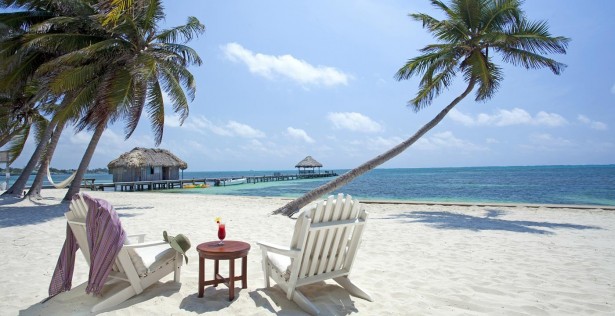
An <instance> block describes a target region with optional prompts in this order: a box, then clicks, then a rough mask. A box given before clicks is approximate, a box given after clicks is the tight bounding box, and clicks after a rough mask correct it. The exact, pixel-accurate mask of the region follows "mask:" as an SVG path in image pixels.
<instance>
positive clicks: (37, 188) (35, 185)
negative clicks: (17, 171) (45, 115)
mask: <svg viewBox="0 0 615 316" xmlns="http://www.w3.org/2000/svg"><path fill="white" fill-rule="evenodd" d="M64 125H65V124H64V123H58V125H57V126H56V128H55V131H54V132H53V136H51V141H50V142H49V144H48V145H47V150H45V156H44V157H43V160H42V162H41V166H40V167H39V168H38V173H37V174H36V177H35V178H34V181H33V182H32V186H30V190H29V191H28V196H29V197H30V199H37V200H40V199H41V189H42V187H43V177H44V176H45V175H46V174H47V169H48V167H49V163H50V162H51V157H52V156H53V153H54V152H55V150H56V146H57V145H58V141H59V140H60V136H61V135H62V130H63V129H64Z"/></svg>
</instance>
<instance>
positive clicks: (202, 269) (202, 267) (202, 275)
mask: <svg viewBox="0 0 615 316" xmlns="http://www.w3.org/2000/svg"><path fill="white" fill-rule="evenodd" d="M204 289H205V258H203V257H202V256H199V297H203V291H204Z"/></svg>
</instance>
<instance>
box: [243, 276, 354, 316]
mask: <svg viewBox="0 0 615 316" xmlns="http://www.w3.org/2000/svg"><path fill="white" fill-rule="evenodd" d="M299 290H300V291H301V293H303V294H304V295H305V296H306V297H307V298H308V299H309V300H310V301H311V302H312V303H314V305H316V307H317V308H318V309H320V313H321V314H322V315H350V314H356V313H358V312H359V310H358V309H357V308H356V307H355V305H354V300H360V298H356V297H352V296H350V294H348V292H347V291H346V290H345V289H344V288H342V287H341V286H339V285H337V284H333V283H332V284H329V283H326V282H324V281H323V282H318V283H313V284H310V285H304V286H301V287H299ZM250 298H252V300H253V301H254V304H255V305H256V306H257V307H258V308H261V309H263V310H266V311H267V312H269V313H272V314H276V315H297V314H300V315H308V314H307V313H306V312H304V311H303V310H302V309H301V308H300V307H299V306H298V305H297V304H296V303H295V302H293V301H291V300H288V299H287V298H286V293H285V292H283V291H282V289H281V288H280V287H279V286H277V285H275V283H274V285H273V287H270V288H259V289H256V290H255V291H251V292H250Z"/></svg>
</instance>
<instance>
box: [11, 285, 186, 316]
mask: <svg viewBox="0 0 615 316" xmlns="http://www.w3.org/2000/svg"><path fill="white" fill-rule="evenodd" d="M86 286H87V282H84V283H82V284H80V285H78V286H76V287H73V288H72V289H71V291H68V292H62V293H60V294H58V295H57V296H55V297H53V298H52V299H50V300H49V301H45V300H43V301H41V302H38V303H36V304H34V305H32V306H30V307H28V308H26V309H23V310H20V311H19V315H24V316H25V315H51V314H54V313H53V311H58V312H59V311H66V310H70V311H71V312H70V314H71V315H96V314H98V313H92V312H91V311H90V310H91V309H92V307H93V306H94V305H96V304H97V303H98V302H99V301H100V298H98V297H94V296H92V295H89V294H86V293H85V287H86ZM181 286H182V284H181V283H176V282H173V281H172V280H171V281H167V282H160V281H159V282H157V283H155V284H154V285H152V286H149V287H148V288H146V289H144V290H143V292H142V293H141V294H139V295H137V296H133V297H131V298H130V299H128V300H126V301H124V302H122V303H120V304H118V305H115V306H113V307H111V308H108V309H105V310H103V311H101V313H106V312H113V311H116V310H120V309H124V308H126V307H129V306H131V305H135V304H138V303H142V302H147V301H149V300H156V299H157V298H159V297H161V296H164V297H170V296H172V295H174V294H176V293H178V292H179V290H180V288H181ZM67 305H68V306H70V308H69V309H67V307H66V306H67ZM50 311H51V313H50Z"/></svg>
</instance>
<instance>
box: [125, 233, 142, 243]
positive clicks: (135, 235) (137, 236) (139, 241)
mask: <svg viewBox="0 0 615 316" xmlns="http://www.w3.org/2000/svg"><path fill="white" fill-rule="evenodd" d="M126 238H137V242H138V243H142V242H145V234H134V235H127V236H126Z"/></svg>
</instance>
